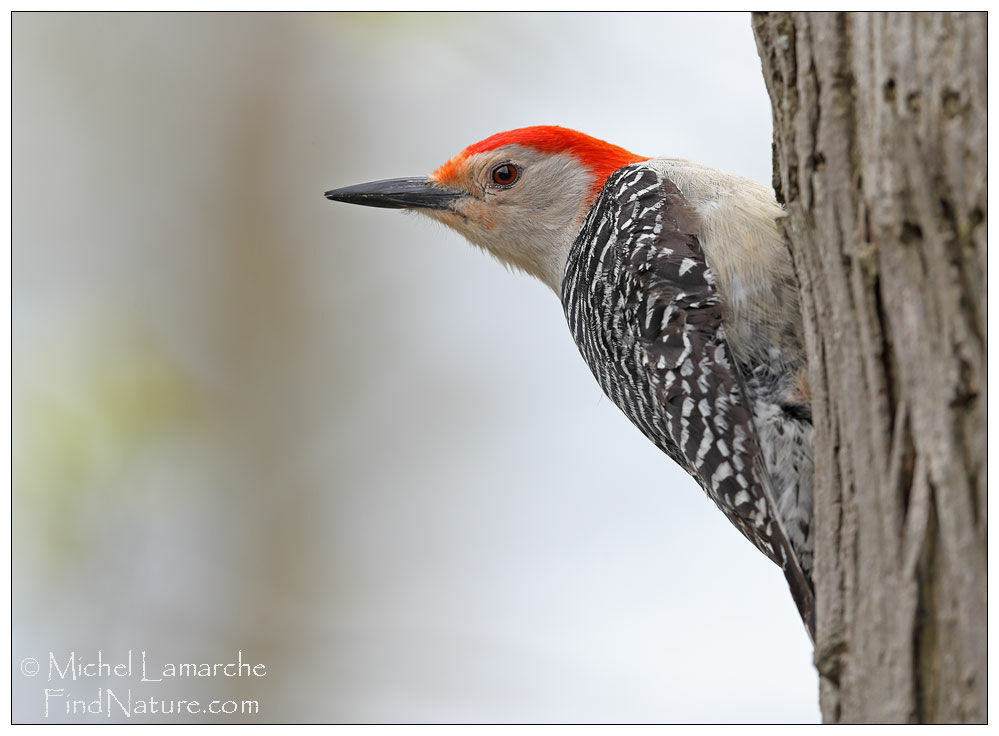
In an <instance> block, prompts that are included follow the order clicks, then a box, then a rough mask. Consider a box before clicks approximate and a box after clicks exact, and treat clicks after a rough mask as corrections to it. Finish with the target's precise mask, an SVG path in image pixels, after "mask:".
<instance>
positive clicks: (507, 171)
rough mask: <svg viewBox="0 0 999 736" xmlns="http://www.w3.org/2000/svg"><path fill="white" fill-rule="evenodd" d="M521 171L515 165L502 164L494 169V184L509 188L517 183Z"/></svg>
mask: <svg viewBox="0 0 999 736" xmlns="http://www.w3.org/2000/svg"><path fill="white" fill-rule="evenodd" d="M518 176H520V170H519V169H517V167H516V166H514V165H513V164H500V165H499V166H497V167H496V168H495V169H493V182H494V183H496V184H499V185H500V186H501V187H508V186H510V185H511V184H513V183H514V182H515V181H517V177H518Z"/></svg>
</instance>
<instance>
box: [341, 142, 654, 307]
mask: <svg viewBox="0 0 999 736" xmlns="http://www.w3.org/2000/svg"><path fill="white" fill-rule="evenodd" d="M645 160H647V159H646V157H643V156H636V155H635V154H633V153H629V152H628V151H626V150H625V149H623V148H620V147H619V146H615V145H612V144H610V143H607V142H605V141H602V140H598V139H596V138H592V137H590V136H588V135H584V134H583V133H578V132H576V131H574V130H569V129H568V128H560V127H557V126H552V125H541V126H535V127H530V128H519V129H517V130H511V131H508V132H506V133H497V134H496V135H494V136H490V137H489V138H486V139H485V140H483V141H480V142H478V143H475V144H473V145H471V146H468V148H466V149H464V150H463V151H461V153H459V154H458V155H456V156H455V157H454V158H452V159H451V160H450V161H448V162H447V163H445V164H444V165H443V166H441V167H440V168H438V169H437V170H436V171H434V172H433V173H432V174H431V175H430V176H429V177H425V178H411V179H387V180H383V181H375V182H369V183H367V184H358V185H356V186H351V187H344V188H343V189H334V190H332V191H329V192H326V197H327V198H329V199H332V200H336V201H338V202H349V203H351V204H362V205H367V206H370V207H391V208H395V209H408V210H414V211H416V212H422V213H423V214H425V215H428V216H429V217H432V218H433V219H435V220H438V221H439V222H442V223H444V224H445V225H447V226H449V227H451V228H454V229H455V230H457V231H458V232H459V233H461V234H462V235H464V236H465V237H466V238H467V239H468V240H469V241H470V242H471V243H474V244H475V245H478V246H481V247H482V248H484V249H485V250H487V251H489V252H490V253H492V254H493V255H495V256H496V257H497V258H499V259H500V260H501V261H503V262H504V263H507V264H509V265H511V266H514V267H517V268H521V269H523V270H524V271H526V272H528V273H530V274H532V275H534V276H537V277H538V278H539V279H541V280H542V281H544V282H545V283H547V284H548V285H549V286H551V287H552V288H553V289H554V290H555V291H556V292H558V291H559V289H560V288H561V284H562V272H563V269H564V267H565V261H566V258H567V256H568V254H569V248H570V247H571V246H572V242H573V240H574V239H575V237H576V234H577V233H578V232H579V229H580V227H581V226H582V223H583V219H584V218H585V217H586V213H587V212H588V211H589V209H590V207H591V206H592V205H593V202H594V200H596V198H597V195H598V194H599V193H600V189H601V188H602V187H603V185H604V183H605V182H606V181H607V177H609V176H610V175H611V174H612V173H614V172H615V171H616V170H617V169H619V168H621V167H622V166H627V165H628V164H631V163H636V162H638V161H645Z"/></svg>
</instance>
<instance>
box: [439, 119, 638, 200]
mask: <svg viewBox="0 0 999 736" xmlns="http://www.w3.org/2000/svg"><path fill="white" fill-rule="evenodd" d="M512 144H517V145H521V146H525V147H527V148H533V149H535V150H537V151H541V152H542V153H553V154H554V153H569V154H572V155H573V156H575V157H576V158H578V159H579V160H580V161H582V162H583V164H584V165H585V166H586V168H588V169H589V170H590V171H591V172H593V175H594V177H595V180H594V184H593V189H594V192H599V191H600V188H601V187H603V185H604V182H606V181H607V177H608V176H610V175H611V174H613V173H614V172H615V171H617V170H618V169H620V168H621V167H622V166H627V165H628V164H634V163H638V162H639V161H648V160H649V157H648V156H638V155H636V154H634V153H631V152H630V151H626V150H625V149H623V148H621V147H620V146H615V145H614V144H613V143H608V142H607V141H602V140H600V139H599V138H594V137H592V136H588V135H586V134H585V133H580V132H579V131H576V130H571V129H570V128H561V127H559V126H557V125H534V126H531V127H529V128H517V129H516V130H508V131H506V132H505V133H497V134H496V135H492V136H489V137H488V138H486V139H485V140H483V141H479V142H478V143H474V144H472V145H471V146H469V147H468V148H466V149H465V150H464V151H462V152H461V153H459V154H458V155H457V156H455V157H454V158H453V159H451V160H450V161H448V162H447V163H446V164H444V165H443V166H441V167H440V168H439V169H438V170H437V171H436V172H435V174H436V176H437V178H438V179H439V180H440V181H446V180H447V179H449V178H451V177H452V176H455V175H457V173H458V168H459V167H460V165H461V163H462V162H463V161H464V160H465V159H467V158H468V157H469V156H474V155H476V154H478V153H485V152H486V151H492V150H495V149H497V148H500V147H501V146H509V145H512Z"/></svg>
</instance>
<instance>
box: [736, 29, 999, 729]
mask: <svg viewBox="0 0 999 736" xmlns="http://www.w3.org/2000/svg"><path fill="white" fill-rule="evenodd" d="M986 23H987V19H986V15H985V14H984V13H981V14H944V13H917V14H884V13H871V14H866V13H857V14H852V13H851V14H808V13H766V14H756V15H754V17H753V30H754V33H755V34H756V42H757V46H758V48H759V52H760V57H761V59H762V61H763V73H764V76H765V78H766V83H767V88H768V90H769V93H770V98H771V100H772V103H773V113H774V187H775V189H776V190H777V196H778V199H779V200H781V201H782V202H783V203H784V204H785V205H786V207H787V216H786V217H785V218H784V221H783V227H784V231H785V235H786V239H787V241H788V243H789V247H790V249H791V253H792V257H793V260H794V264H795V269H796V271H797V274H798V279H799V289H800V293H801V301H802V311H803V317H804V322H805V338H806V347H807V351H808V361H809V374H810V380H811V392H812V401H813V407H812V408H813V416H814V420H815V474H816V478H815V525H816V526H815V529H816V550H815V551H816V561H815V586H816V599H817V600H816V603H817V633H816V642H815V644H816V649H815V664H816V666H817V667H818V670H819V675H820V691H821V692H820V702H821V706H822V715H823V719H824V720H825V721H826V722H984V721H985V720H986V717H987V714H986V673H987V669H986V666H987V662H986V572H987V568H986V535H987V519H986V365H985V361H986V346H985V341H986V332H985V330H986V323H985V320H986V310H985V286H986V285H985V268H986V185H987V170H986V151H987V147H986V111H987V88H986V41H987V34H986Z"/></svg>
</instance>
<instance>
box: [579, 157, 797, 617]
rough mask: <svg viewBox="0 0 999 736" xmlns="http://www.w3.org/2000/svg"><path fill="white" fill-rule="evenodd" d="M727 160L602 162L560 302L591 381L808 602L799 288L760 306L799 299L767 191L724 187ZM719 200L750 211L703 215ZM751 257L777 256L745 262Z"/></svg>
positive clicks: (722, 208) (717, 210)
mask: <svg viewBox="0 0 999 736" xmlns="http://www.w3.org/2000/svg"><path fill="white" fill-rule="evenodd" d="M725 176H727V175H725V174H721V173H720V172H713V171H712V170H710V169H705V167H700V166H699V165H696V164H689V163H688V162H683V161H679V160H676V159H654V160H651V161H647V162H643V163H638V164H633V165H630V166H627V167H624V168H622V169H620V170H619V171H617V172H616V173H614V174H613V175H612V176H611V177H610V178H609V179H608V180H607V183H606V184H605V186H604V188H603V190H602V191H601V194H600V196H599V197H598V199H597V201H596V203H595V204H594V206H593V207H592V208H591V210H590V212H589V214H588V216H587V218H586V220H585V222H584V224H583V227H582V229H581V231H580V233H579V235H578V237H577V238H576V241H575V243H574V244H573V247H572V249H571V251H570V254H569V258H568V260H567V263H566V270H565V277H564V280H563V284H562V303H563V307H564V309H565V313H566V318H567V320H568V322H569V327H570V330H571V331H572V334H573V337H574V339H575V341H576V344H577V346H578V347H579V349H580V352H581V353H582V355H583V357H584V359H585V360H586V362H587V364H588V365H589V366H590V369H591V370H592V372H593V374H594V376H595V377H596V379H597V381H598V382H599V383H600V385H601V387H602V388H603V390H604V392H605V393H606V394H607V395H608V396H609V397H610V398H611V399H612V400H613V401H614V403H615V404H617V406H618V407H619V408H620V409H621V410H622V411H623V412H624V413H625V414H626V415H627V416H628V417H629V419H631V421H632V422H634V423H635V425H636V426H638V428H639V429H641V431H642V432H643V433H644V434H645V435H646V436H647V437H648V438H649V439H651V440H652V441H653V442H654V443H655V444H656V445H657V446H659V447H660V448H661V449H662V450H663V451H664V452H666V453H667V454H668V455H669V456H670V457H671V458H673V459H674V460H676V461H677V462H678V463H679V464H680V465H681V466H682V467H683V468H684V469H685V470H687V472H688V473H690V474H691V475H692V476H693V477H694V478H695V479H696V480H697V481H698V483H699V484H700V485H701V486H702V487H703V488H704V489H705V491H706V492H707V494H708V496H709V497H710V498H711V499H712V500H713V501H714V502H715V503H716V504H717V505H718V506H719V508H720V509H721V510H722V511H723V512H724V513H725V514H726V516H727V517H728V518H729V520H730V521H731V522H732V523H733V524H734V525H735V526H736V527H737V528H739V530H740V531H742V533H743V534H745V535H746V537H748V538H749V539H750V540H751V541H752V542H753V543H754V544H755V545H756V546H757V547H758V548H759V549H760V550H761V551H763V552H764V553H765V554H766V555H767V556H769V557H770V558H771V559H773V560H774V561H775V562H777V563H778V564H780V565H781V566H782V567H784V568H785V572H786V573H789V575H788V577H789V581H791V587H792V592H795V598H796V600H798V601H799V608H802V609H803V610H802V613H803V615H805V610H804V608H810V594H811V591H810V574H811V563H812V541H811V539H812V532H811V481H812V477H811V476H812V470H811V417H810V413H809V408H808V402H807V397H805V396H803V395H802V392H801V387H800V386H799V383H800V382H799V379H798V376H799V375H801V373H802V372H801V368H802V360H803V358H802V350H801V343H800V339H799V336H800V326H799V325H798V323H797V319H798V317H797V315H798V310H797V303H796V301H795V302H794V303H793V304H792V305H790V306H791V307H793V309H789V308H788V305H787V304H784V306H783V308H782V309H780V310H778V309H774V308H773V306H774V304H773V303H774V302H775V301H778V300H783V301H784V302H787V301H789V300H790V299H792V298H794V299H796V296H794V297H791V296H790V295H789V294H788V292H787V290H786V284H785V283H784V281H785V277H784V271H785V270H786V271H787V272H790V263H789V262H787V263H783V262H781V258H782V257H783V258H784V259H787V253H786V250H783V251H782V247H783V244H782V242H781V241H780V240H779V239H778V238H777V235H776V226H775V225H774V224H773V217H774V215H775V214H779V212H780V210H779V208H778V207H777V205H776V203H773V204H772V206H770V207H767V206H765V205H766V202H767V200H766V198H765V194H764V195H761V197H762V199H761V204H760V206H759V207H757V206H756V205H755V204H754V203H752V202H750V203H749V205H748V206H747V204H746V203H745V202H744V201H743V202H731V201H726V198H725V191H726V187H725V184H724V181H722V182H721V185H719V178H721V177H725ZM702 181H703V182H706V184H705V186H704V191H705V192H708V191H710V192H712V195H711V199H708V198H707V197H706V196H701V195H700V192H699V190H698V184H699V182H702ZM741 181H745V180H741ZM754 186H756V187H760V185H754ZM760 189H761V190H763V192H764V193H765V192H766V191H768V190H766V188H765V187H760ZM684 190H686V191H684ZM733 191H740V192H744V191H745V189H744V187H742V186H740V187H738V188H735V187H734V186H733ZM770 199H771V201H772V193H770ZM726 210H736V211H739V210H741V213H740V214H741V216H742V217H744V218H745V219H746V220H747V221H748V223H747V224H745V225H743V226H741V229H740V226H739V225H738V224H735V225H733V224H732V223H731V222H729V223H728V224H727V225H725V226H719V225H718V224H717V223H712V222H711V217H712V214H719V215H721V214H725V212H726ZM719 236H720V237H723V238H725V237H727V239H728V241H727V242H722V241H718V240H717V238H718V237H719ZM761 240H762V241H765V242H757V241H761ZM747 241H748V245H747ZM732 249H737V250H741V251H743V252H739V253H732V252H731V251H732ZM746 250H750V251H751V252H750V253H748V254H747V253H745V252H744V251H746ZM753 258H757V259H760V260H762V261H767V260H768V259H769V260H773V261H777V266H778V267H776V268H775V267H774V264H772V263H769V264H768V263H766V262H764V263H762V264H760V268H758V269H755V268H753V267H747V265H746V264H747V263H750V264H751V265H755V264H752V260H753ZM716 263H717V266H716ZM791 278H793V275H792V276H791ZM791 286H792V287H793V281H791ZM768 295H769V296H768ZM761 303H763V304H764V305H765V308H761V307H760V306H759V305H760V304H761ZM789 567H790V568H793V569H791V570H789V569H788V568H789ZM792 578H796V579H795V580H792ZM796 587H797V588H798V590H797V591H795V588H796ZM803 597H804V598H808V601H806V602H805V604H803V603H802V601H801V599H802V598H803ZM806 620H807V616H806Z"/></svg>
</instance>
